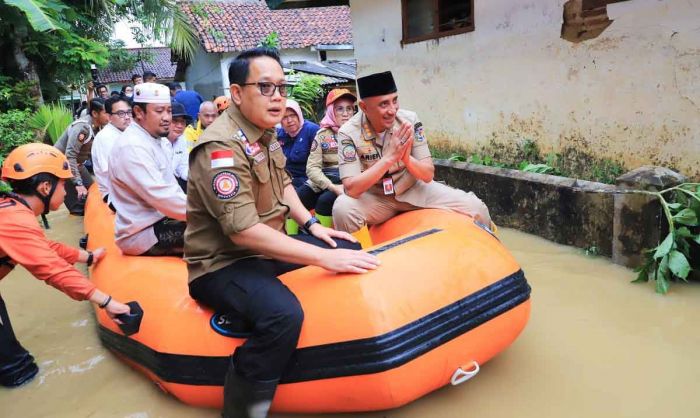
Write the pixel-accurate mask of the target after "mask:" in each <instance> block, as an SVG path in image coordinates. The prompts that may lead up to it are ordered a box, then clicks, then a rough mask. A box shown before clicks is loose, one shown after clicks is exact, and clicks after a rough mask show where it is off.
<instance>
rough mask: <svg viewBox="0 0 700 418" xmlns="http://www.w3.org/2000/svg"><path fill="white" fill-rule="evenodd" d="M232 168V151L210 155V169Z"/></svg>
mask: <svg viewBox="0 0 700 418" xmlns="http://www.w3.org/2000/svg"><path fill="white" fill-rule="evenodd" d="M224 167H233V151H232V150H224V151H214V152H212V153H211V168H224Z"/></svg>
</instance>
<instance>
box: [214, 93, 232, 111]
mask: <svg viewBox="0 0 700 418" xmlns="http://www.w3.org/2000/svg"><path fill="white" fill-rule="evenodd" d="M214 104H215V105H216V108H217V109H218V111H219V113H221V112H223V111H224V110H226V109H228V107H229V105H230V104H231V100H230V99H229V98H228V97H226V96H219V97H217V98H216V99H214Z"/></svg>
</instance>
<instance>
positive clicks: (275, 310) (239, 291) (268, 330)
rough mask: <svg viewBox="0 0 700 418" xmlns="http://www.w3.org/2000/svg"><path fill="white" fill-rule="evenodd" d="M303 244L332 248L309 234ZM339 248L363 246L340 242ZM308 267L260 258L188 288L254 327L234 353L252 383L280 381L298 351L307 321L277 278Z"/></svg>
mask: <svg viewBox="0 0 700 418" xmlns="http://www.w3.org/2000/svg"><path fill="white" fill-rule="evenodd" d="M295 239H298V240H300V241H304V242H307V243H309V244H313V245H316V246H318V247H321V248H330V247H329V246H328V245H327V244H326V243H325V242H323V241H321V240H319V239H317V238H315V237H313V236H309V235H298V236H296V237H295ZM336 242H337V244H338V248H346V249H358V250H359V249H360V245H359V244H353V243H351V242H349V241H344V240H336ZM300 267H304V266H301V265H298V264H291V263H285V262H282V261H276V260H267V259H261V258H246V259H243V260H239V261H236V262H234V263H233V264H231V265H229V266H227V267H224V268H222V269H219V270H217V271H214V272H212V273H208V274H206V275H204V276H202V277H199V278H197V279H196V280H194V281H193V282H192V283H190V295H191V296H192V297H193V298H194V299H196V300H198V301H200V302H202V303H204V304H205V305H208V306H210V307H211V308H213V309H214V310H216V311H217V312H220V313H221V312H234V313H236V314H237V315H239V316H241V317H243V318H244V319H245V320H247V321H248V322H250V323H251V324H252V326H253V333H252V335H251V336H250V338H248V340H246V342H245V343H244V344H243V345H242V346H240V347H238V348H237V349H236V351H235V353H234V354H233V358H232V363H233V365H234V367H235V368H236V372H237V373H238V374H239V375H241V376H242V377H243V378H245V379H249V380H253V381H270V380H278V379H279V378H280V377H281V376H282V374H283V372H284V370H285V368H286V367H287V363H288V362H289V359H290V358H291V356H292V354H293V353H294V350H295V349H296V346H297V342H298V340H299V333H300V332H301V324H302V322H303V320H304V311H303V310H302V308H301V304H300V303H299V300H298V299H297V298H296V296H294V293H292V292H291V291H290V290H289V289H288V288H287V286H285V285H284V284H282V282H281V281H280V280H279V279H278V278H277V276H279V275H281V274H284V273H287V272H289V271H292V270H296V269H298V268H300Z"/></svg>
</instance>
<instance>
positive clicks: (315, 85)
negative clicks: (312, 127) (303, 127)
mask: <svg viewBox="0 0 700 418" xmlns="http://www.w3.org/2000/svg"><path fill="white" fill-rule="evenodd" d="M322 83H323V77H321V76H318V75H313V74H306V73H303V74H302V75H301V77H299V81H297V83H296V84H295V85H294V87H292V93H291V94H290V98H292V99H294V100H296V101H297V102H299V107H301V111H302V112H303V113H304V118H305V119H309V120H312V121H314V122H318V113H317V112H316V107H317V104H318V101H319V99H320V98H321V97H322V96H323V89H322V88H321V85H322Z"/></svg>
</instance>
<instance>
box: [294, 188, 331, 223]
mask: <svg viewBox="0 0 700 418" xmlns="http://www.w3.org/2000/svg"><path fill="white" fill-rule="evenodd" d="M296 191H297V195H298V196H299V200H301V203H302V204H303V205H304V207H305V208H306V209H308V210H311V209H313V210H314V211H315V212H316V214H317V215H323V216H332V215H333V203H335V199H336V198H337V197H338V195H336V194H335V193H333V192H332V191H331V190H324V191H322V192H315V191H314V190H313V189H312V188H311V187H309V186H308V185H306V184H303V185H301V186H300V187H298V188H297V189H296Z"/></svg>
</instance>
